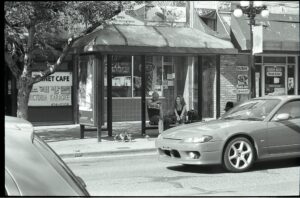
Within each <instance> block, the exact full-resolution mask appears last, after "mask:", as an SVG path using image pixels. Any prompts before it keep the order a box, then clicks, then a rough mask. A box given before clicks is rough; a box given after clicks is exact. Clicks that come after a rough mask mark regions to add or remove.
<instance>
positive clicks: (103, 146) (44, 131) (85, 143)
mask: <svg viewBox="0 0 300 198" xmlns="http://www.w3.org/2000/svg"><path fill="white" fill-rule="evenodd" d="M112 127H113V135H112V137H109V136H108V134H107V131H102V135H101V142H98V140H97V131H96V130H95V131H85V133H84V139H80V126H79V125H56V126H35V127H34V131H35V133H36V134H38V135H39V136H40V137H41V138H42V139H43V140H45V141H46V142H47V143H48V144H49V146H50V147H51V148H53V150H54V151H55V152H56V153H57V154H58V155H60V156H61V157H62V158H71V157H86V156H107V155H117V154H126V153H138V152H155V151H156V149H155V139H156V138H157V136H158V129H150V130H149V129H148V130H146V134H147V136H146V137H143V136H142V135H141V122H114V123H113V126H112ZM86 128H89V127H86ZM125 131H126V132H127V133H131V134H132V141H131V142H120V141H114V136H115V135H116V134H119V133H121V132H125Z"/></svg>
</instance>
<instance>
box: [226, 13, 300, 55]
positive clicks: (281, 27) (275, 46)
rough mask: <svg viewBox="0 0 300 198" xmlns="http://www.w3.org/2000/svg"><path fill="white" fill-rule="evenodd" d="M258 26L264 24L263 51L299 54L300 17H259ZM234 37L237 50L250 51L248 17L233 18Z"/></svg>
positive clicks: (274, 15)
mask: <svg viewBox="0 0 300 198" xmlns="http://www.w3.org/2000/svg"><path fill="white" fill-rule="evenodd" d="M255 19H256V24H262V25H263V26H264V28H263V50H264V51H266V50H272V51H291V52H299V50H300V49H299V39H300V35H299V16H298V15H288V14H270V15H269V17H268V18H267V19H264V18H262V17H261V16H260V15H257V17H256V18H255ZM231 31H232V34H233V35H232V36H233V38H234V39H235V40H236V42H237V43H236V44H237V46H236V47H237V48H239V49H241V50H250V27H249V19H248V18H247V17H246V16H243V17H241V18H235V17H234V16H233V15H232V17H231Z"/></svg>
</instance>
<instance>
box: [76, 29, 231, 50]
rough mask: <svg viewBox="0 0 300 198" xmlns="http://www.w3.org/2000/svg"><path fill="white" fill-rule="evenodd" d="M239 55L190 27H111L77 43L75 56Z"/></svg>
mask: <svg viewBox="0 0 300 198" xmlns="http://www.w3.org/2000/svg"><path fill="white" fill-rule="evenodd" d="M95 51H97V52H102V53H111V52H114V53H127V54H133V53H134V54H146V53H147V54H162V53H166V54H236V53H237V50H236V49H235V48H234V46H233V44H232V43H231V42H229V41H225V40H222V39H219V38H216V37H214V36H212V35H208V34H206V33H204V32H202V31H200V30H197V29H193V28H186V27H158V26H135V25H108V26H106V27H105V28H103V29H100V30H97V31H94V32H92V33H90V34H88V35H86V36H85V37H83V38H81V39H79V40H78V41H76V42H75V43H74V45H73V52H74V53H84V52H95Z"/></svg>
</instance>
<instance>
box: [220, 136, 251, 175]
mask: <svg viewBox="0 0 300 198" xmlns="http://www.w3.org/2000/svg"><path fill="white" fill-rule="evenodd" d="M223 160H224V166H225V168H226V169H227V170H229V171H231V172H242V171H245V170H247V169H249V168H250V167H251V165H252V164H253V162H254V149H253V146H252V144H251V142H250V141H249V140H248V139H246V138H243V137H239V138H235V139H233V140H231V141H230V142H229V143H228V145H227V146H226V149H225V152H224V156H223Z"/></svg>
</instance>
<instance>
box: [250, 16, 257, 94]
mask: <svg viewBox="0 0 300 198" xmlns="http://www.w3.org/2000/svg"><path fill="white" fill-rule="evenodd" d="M253 25H255V19H254V16H253V14H251V16H250V73H251V74H250V75H251V98H255V93H256V91H255V64H254V54H253V28H252V26H253Z"/></svg>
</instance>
